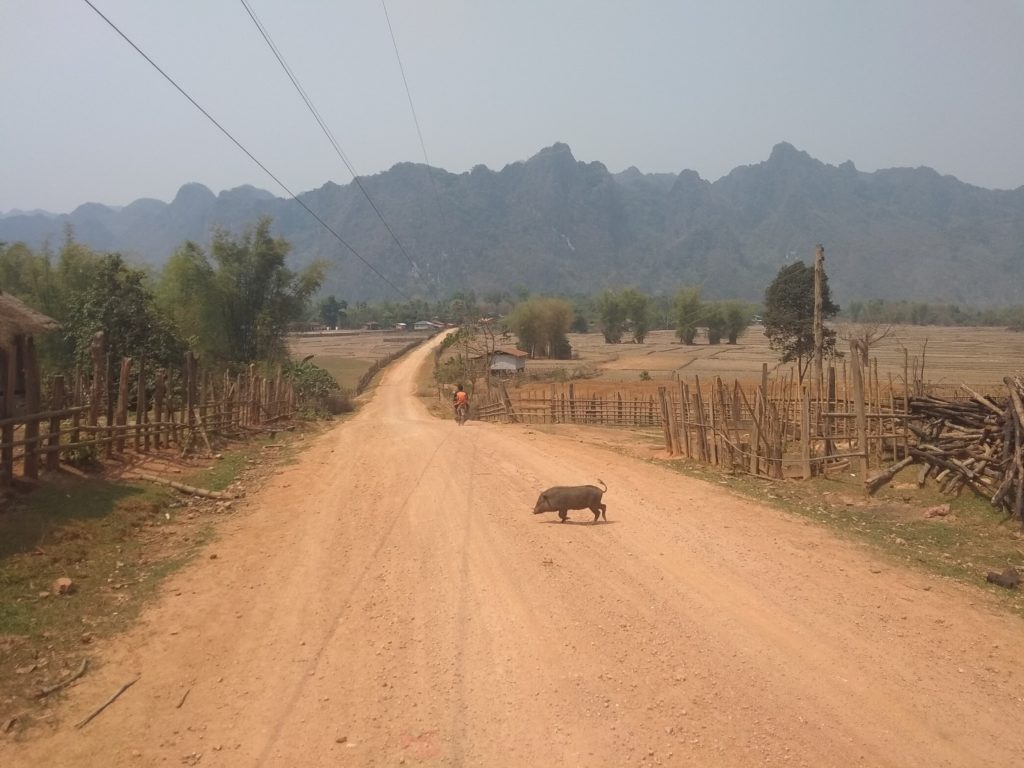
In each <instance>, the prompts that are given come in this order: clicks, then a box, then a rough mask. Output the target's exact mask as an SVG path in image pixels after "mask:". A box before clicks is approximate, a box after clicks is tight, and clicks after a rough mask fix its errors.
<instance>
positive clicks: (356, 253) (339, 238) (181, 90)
mask: <svg viewBox="0 0 1024 768" xmlns="http://www.w3.org/2000/svg"><path fill="white" fill-rule="evenodd" d="M82 1H83V2H84V3H85V4H86V5H88V6H89V7H90V8H92V10H93V11H95V12H96V15H97V16H99V17H100V18H101V19H103V20H104V21H105V22H107V24H108V25H109V26H110V28H111V29H113V30H114V31H115V32H117V34H118V35H120V36H121V38H123V39H124V41H125V42H126V43H128V45H130V46H131V47H132V48H134V49H135V51H136V53H138V54H139V55H140V56H141V57H142V58H144V59H145V60H146V61H147V62H149V64H150V66H152V67H153V69H155V70H156V71H157V72H159V73H160V74H161V75H162V76H163V78H164V79H165V80H166V81H167V82H169V83H170V84H171V85H173V86H174V88H175V89H176V90H177V91H178V93H180V94H181V95H182V96H184V97H185V98H186V99H188V100H189V102H190V103H191V104H192V106H194V107H195V108H196V109H198V110H199V111H200V112H202V113H203V116H204V117H206V119H207V120H209V121H210V122H211V123H213V124H214V125H215V126H217V128H218V129H219V130H220V132H221V133H223V134H224V135H225V136H227V137H228V139H230V140H231V143H233V144H234V145H235V146H236V147H238V148H239V149H240V150H242V152H244V153H245V154H246V155H247V156H248V157H249V159H250V160H252V161H253V162H254V163H256V165H258V166H259V167H260V168H261V169H262V170H263V172H264V173H265V174H267V176H269V177H270V178H271V179H273V180H274V182H275V183H276V184H277V185H278V186H279V187H281V189H283V190H284V191H285V192H286V193H287V194H288V196H289V197H291V198H292V200H294V201H295V202H297V203H298V204H299V205H301V206H302V207H303V208H304V209H305V210H306V213H308V214H309V215H310V216H312V217H313V218H314V219H316V220H317V221H318V222H319V223H320V226H322V227H323V228H324V229H326V230H327V231H328V232H330V233H331V234H332V235H333V236H334V238H335V239H336V240H337V241H338V242H339V243H341V244H342V245H343V246H345V248H347V249H348V250H349V252H351V253H352V255H353V256H355V257H356V258H357V259H359V261H361V262H362V263H363V264H365V265H366V267H367V268H369V270H370V271H371V272H373V273H374V274H375V275H376V276H377V277H379V278H380V279H381V280H382V281H384V283H386V284H387V285H388V286H389V287H390V288H391V289H392V290H393V291H394V292H395V293H397V294H398V295H399V296H401V297H402V298H403V299H405V300H406V301H409V300H410V299H409V297H408V296H407V295H406V294H405V292H404V291H402V289H401V288H399V287H398V286H397V285H395V284H394V283H393V282H391V281H390V280H389V279H388V278H386V277H385V276H384V275H382V274H381V273H380V272H379V271H378V270H377V268H376V267H374V266H373V264H371V263H370V262H369V261H367V260H366V259H365V258H363V256H362V254H360V253H359V251H357V250H356V249H355V248H353V247H352V246H351V245H349V244H348V243H347V242H346V241H345V239H344V238H343V237H342V236H341V235H339V234H338V233H337V232H335V231H334V229H333V228H332V227H331V226H330V225H329V224H328V223H327V222H326V221H324V220H323V219H322V218H320V217H319V216H318V215H317V214H316V212H315V211H314V210H313V209H312V208H310V207H309V206H308V205H306V204H305V203H304V202H302V200H300V199H299V197H298V196H297V195H296V194H295V193H294V192H292V191H291V190H290V189H289V188H288V186H287V185H286V184H285V183H284V182H283V181H281V180H280V179H279V178H278V177H277V176H275V175H274V174H273V173H272V172H271V171H270V169H269V168H267V166H265V165H264V164H263V163H261V162H260V161H259V160H258V159H257V158H256V156H255V155H254V154H253V153H252V152H250V151H249V150H248V149H246V148H245V147H244V146H243V145H242V143H241V142H240V141H239V140H238V139H236V138H235V137H234V136H232V135H231V133H230V132H229V131H228V129H227V128H225V127H224V126H223V125H221V124H220V123H219V122H217V120H216V119H214V117H213V116H212V115H211V114H210V113H209V112H207V111H206V110H205V109H203V107H202V106H200V104H199V102H197V101H196V100H195V99H193V98H192V97H191V96H190V95H189V94H188V92H187V91H185V89H184V88H182V87H181V86H180V85H178V83H177V82H175V80H174V78H172V77H171V76H170V75H168V74H167V73H166V72H164V70H163V69H161V68H160V66H159V65H158V64H157V63H156V62H155V61H153V59H151V58H150V57H149V56H148V55H147V54H146V53H145V51H143V50H142V49H141V48H139V46H137V45H136V44H135V43H134V42H132V40H131V38H130V37H128V35H126V34H125V33H124V32H122V31H121V30H120V28H118V26H117V25H116V24H114V22H112V21H111V20H110V19H109V18H107V17H106V15H104V13H103V12H102V11H101V10H100V9H99V8H97V7H96V6H95V5H93V4H92V2H91V0H82Z"/></svg>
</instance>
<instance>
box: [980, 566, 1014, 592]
mask: <svg viewBox="0 0 1024 768" xmlns="http://www.w3.org/2000/svg"><path fill="white" fill-rule="evenodd" d="M985 581H987V582H989V583H990V584H998V585H999V586H1000V587H1006V588H1007V589H1016V588H1017V585H1018V584H1020V574H1019V573H1018V572H1017V569H1016V568H1013V567H1012V566H1011V567H1010V568H1007V569H1006V570H1004V571H1003V572H1002V573H996V572H995V571H989V572H988V576H987V577H986V578H985Z"/></svg>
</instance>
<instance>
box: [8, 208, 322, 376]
mask: <svg viewBox="0 0 1024 768" xmlns="http://www.w3.org/2000/svg"><path fill="white" fill-rule="evenodd" d="M288 249H289V246H288V243H286V242H285V241H284V240H282V239H280V238H274V237H272V235H271V232H270V220H269V219H261V220H260V221H259V222H258V223H257V224H256V225H255V226H253V227H250V228H249V229H246V230H245V231H244V232H243V233H242V234H241V235H238V236H235V235H232V234H230V233H228V232H217V233H216V234H215V235H214V237H213V239H212V241H211V244H210V247H209V250H205V249H204V248H202V247H201V246H199V245H197V244H196V243H193V242H186V243H184V244H183V245H182V246H181V247H180V248H178V249H177V250H176V251H175V252H174V254H173V255H172V256H171V258H170V260H169V261H168V262H167V264H166V265H165V267H164V268H163V270H162V271H160V272H159V273H153V272H150V271H148V270H145V269H141V268H139V267H136V266H132V265H130V264H128V263H127V262H126V261H125V260H124V259H123V258H122V257H121V255H119V254H116V253H102V252H98V251H94V250H92V249H90V248H88V247H86V246H84V245H82V244H81V243H78V242H76V241H75V239H74V236H73V233H72V232H70V231H68V232H66V233H65V240H64V243H63V245H62V246H61V247H60V249H59V250H58V251H57V252H56V253H54V252H52V251H51V250H50V249H49V248H42V249H39V250H33V249H31V248H29V247H27V246H26V245H24V244H22V243H15V244H13V245H5V244H0V288H2V289H3V290H4V291H6V292H8V293H11V294H13V295H15V296H17V297H18V298H20V299H21V300H22V301H24V302H25V303H26V304H28V305H29V306H31V307H34V308H36V309H38V310H39V311H41V312H43V313H45V314H47V315H49V316H50V317H52V318H54V319H55V320H57V321H58V322H59V323H60V324H61V329H62V330H61V331H60V332H59V333H53V334H47V335H46V337H45V338H40V339H38V344H39V347H40V357H41V361H42V364H43V366H44V369H47V370H51V371H60V372H67V371H70V370H71V369H73V368H74V367H75V366H76V365H81V366H87V365H88V363H89V348H90V343H91V341H92V339H93V336H94V334H96V333H97V332H99V331H102V332H103V333H104V337H105V341H106V349H107V351H108V353H109V354H110V355H111V358H112V359H114V360H119V359H120V358H122V357H136V358H138V357H143V358H145V360H146V362H147V364H148V365H149V366H152V367H159V366H163V367H168V368H173V367H176V366H178V365H179V364H180V363H181V359H182V356H183V355H184V353H185V351H186V350H192V351H193V352H195V353H196V354H198V355H199V356H200V357H201V359H203V360H204V362H205V363H207V364H210V365H212V366H215V367H216V366H222V367H232V366H238V365H240V364H247V363H250V362H256V361H261V362H284V361H285V359H286V355H287V350H286V348H285V333H286V332H287V329H288V326H289V324H290V323H292V322H293V321H295V320H298V319H301V318H302V317H303V316H304V315H305V314H306V313H307V311H308V305H309V303H310V300H311V298H312V296H313V295H314V294H315V293H316V291H317V290H318V288H319V287H320V283H321V280H322V278H323V265H321V264H315V265H313V266H311V267H308V268H306V269H305V270H303V271H301V272H293V271H292V270H290V269H289V268H288V267H287V266H286V265H285V257H286V255H287V253H288Z"/></svg>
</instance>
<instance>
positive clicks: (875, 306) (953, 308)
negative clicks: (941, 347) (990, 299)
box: [842, 299, 1024, 330]
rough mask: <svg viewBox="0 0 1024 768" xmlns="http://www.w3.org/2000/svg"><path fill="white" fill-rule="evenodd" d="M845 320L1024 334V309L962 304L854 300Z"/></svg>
mask: <svg viewBox="0 0 1024 768" xmlns="http://www.w3.org/2000/svg"><path fill="white" fill-rule="evenodd" d="M842 317H845V318H848V319H849V320H850V321H852V322H854V323H886V324H890V325H967V326H971V325H973V326H992V327H1006V328H1011V329H1013V330H1024V306H1019V305H1018V306H1010V307H989V308H984V309H980V308H976V307H961V306H960V305H959V304H946V303H941V302H933V303H929V302H924V301H884V300H882V299H868V300H866V301H864V300H854V301H851V302H850V303H849V304H847V307H846V311H845V312H844V313H843V315H842Z"/></svg>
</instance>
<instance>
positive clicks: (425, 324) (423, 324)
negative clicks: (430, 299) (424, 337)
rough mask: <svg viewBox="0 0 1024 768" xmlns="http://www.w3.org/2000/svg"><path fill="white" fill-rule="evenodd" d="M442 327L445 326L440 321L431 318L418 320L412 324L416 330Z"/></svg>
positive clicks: (432, 329) (431, 329) (430, 329)
mask: <svg viewBox="0 0 1024 768" xmlns="http://www.w3.org/2000/svg"><path fill="white" fill-rule="evenodd" d="M442 327H443V326H442V325H441V324H440V323H435V322H432V321H430V320H417V321H416V322H415V323H413V326H412V328H413V330H414V331H436V330H437V329H438V328H442Z"/></svg>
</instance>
